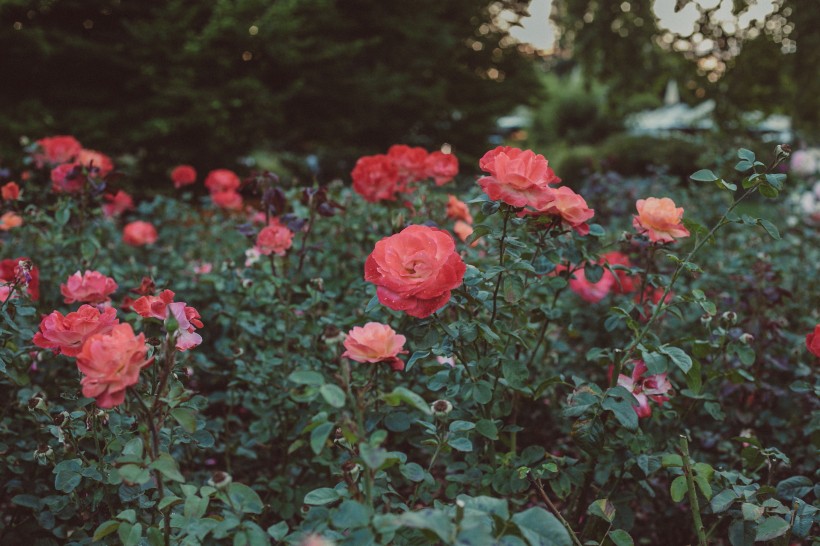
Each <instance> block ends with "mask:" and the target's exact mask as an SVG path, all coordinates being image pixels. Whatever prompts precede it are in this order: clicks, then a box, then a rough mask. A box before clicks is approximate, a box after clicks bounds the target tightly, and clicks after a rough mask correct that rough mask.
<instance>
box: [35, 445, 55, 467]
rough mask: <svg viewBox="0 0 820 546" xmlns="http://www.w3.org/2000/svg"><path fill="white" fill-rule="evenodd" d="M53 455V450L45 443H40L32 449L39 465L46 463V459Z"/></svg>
mask: <svg viewBox="0 0 820 546" xmlns="http://www.w3.org/2000/svg"><path fill="white" fill-rule="evenodd" d="M53 457H54V450H53V449H51V447H49V446H48V445H46V444H41V445H40V446H39V447H38V448H37V449H36V450H35V451H34V460H36V461H37V464H39V465H46V464H48V461H49V460H50V459H52V458H53Z"/></svg>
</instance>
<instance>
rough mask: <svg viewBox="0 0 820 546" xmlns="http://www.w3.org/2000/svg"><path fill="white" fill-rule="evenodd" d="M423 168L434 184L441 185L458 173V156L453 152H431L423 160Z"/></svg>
mask: <svg viewBox="0 0 820 546" xmlns="http://www.w3.org/2000/svg"><path fill="white" fill-rule="evenodd" d="M424 169H425V174H426V175H427V176H428V177H430V178H432V179H433V181H434V182H435V183H436V186H443V185H444V184H446V183H447V182H449V181H450V180H452V179H453V178H455V176H456V175H457V174H458V158H456V156H454V155H453V154H445V153H444V152H433V153H431V154H430V155H428V156H427V159H425V160H424Z"/></svg>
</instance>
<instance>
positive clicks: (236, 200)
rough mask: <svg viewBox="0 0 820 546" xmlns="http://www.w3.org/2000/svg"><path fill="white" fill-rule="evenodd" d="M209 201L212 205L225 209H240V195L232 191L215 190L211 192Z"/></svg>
mask: <svg viewBox="0 0 820 546" xmlns="http://www.w3.org/2000/svg"><path fill="white" fill-rule="evenodd" d="M211 201H213V203H214V205H216V206H217V207H219V208H221V209H226V210H240V209H242V195H241V194H239V193H237V192H235V191H233V190H228V191H215V192H213V193H211Z"/></svg>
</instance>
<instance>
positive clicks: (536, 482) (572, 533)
mask: <svg viewBox="0 0 820 546" xmlns="http://www.w3.org/2000/svg"><path fill="white" fill-rule="evenodd" d="M527 477H528V478H529V479H530V482H531V483H532V484H533V485H534V486H535V490H536V491H538V496H539V497H541V500H543V501H544V502H545V503H546V505H547V506H549V508H550V510H552V513H553V514H555V516H556V517H557V518H558V519H559V520H560V521H561V524H563V526H564V528H566V530H567V532H568V533H569V536H570V537H571V538H572V542H573V543H574V544H575V545H576V546H583V544H582V543H581V540H580V539H579V538H578V535H576V534H575V531H573V530H572V526H571V525H570V524H569V522H568V521H567V520H565V519H564V516H562V515H561V512H559V511H558V508H556V507H555V505H554V504H553V503H552V501H551V500H550V498H549V497H548V496H547V492H546V491H544V486H543V485H542V484H541V480H539V479H538V478H533V477H532V476H527Z"/></svg>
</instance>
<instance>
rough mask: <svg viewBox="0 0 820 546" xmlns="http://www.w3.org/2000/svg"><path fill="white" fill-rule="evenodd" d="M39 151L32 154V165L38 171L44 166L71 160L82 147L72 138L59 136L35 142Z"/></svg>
mask: <svg viewBox="0 0 820 546" xmlns="http://www.w3.org/2000/svg"><path fill="white" fill-rule="evenodd" d="M37 145H38V147H39V150H38V151H37V152H35V153H34V154H33V158H34V163H35V165H37V168H38V169H40V168H42V167H43V166H45V165H58V164H60V163H65V162H67V161H71V160H73V159H74V158H75V157H77V156H78V155H79V153H80V151H81V150H82V148H83V146H82V144H80V143H79V141H78V140H77V139H76V138H74V137H73V136H67V135H60V136H53V137H46V138H41V139H40V140H38V141H37Z"/></svg>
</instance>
